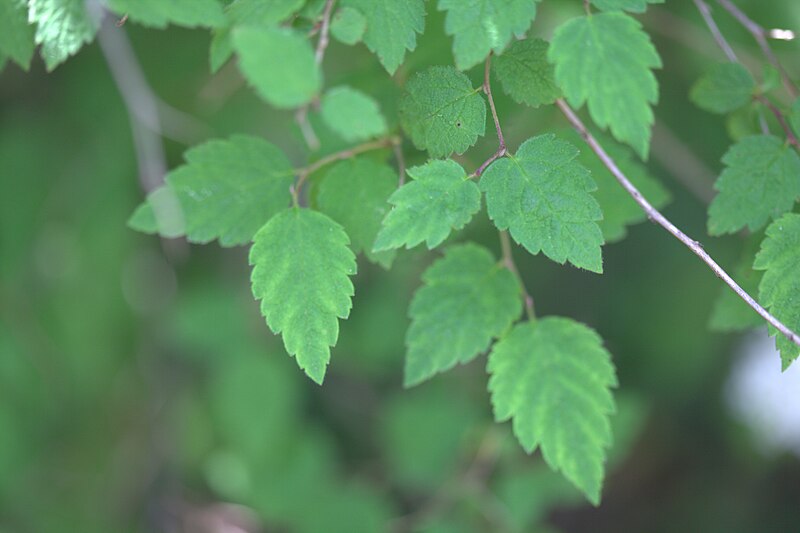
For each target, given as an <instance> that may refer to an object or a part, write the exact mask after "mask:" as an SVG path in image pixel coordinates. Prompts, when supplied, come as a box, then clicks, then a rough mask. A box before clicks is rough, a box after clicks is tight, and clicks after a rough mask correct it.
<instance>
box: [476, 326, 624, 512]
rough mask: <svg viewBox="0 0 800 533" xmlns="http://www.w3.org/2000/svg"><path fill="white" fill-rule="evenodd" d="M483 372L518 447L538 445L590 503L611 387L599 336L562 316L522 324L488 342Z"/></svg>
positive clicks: (595, 494)
mask: <svg viewBox="0 0 800 533" xmlns="http://www.w3.org/2000/svg"><path fill="white" fill-rule="evenodd" d="M487 370H488V372H489V373H490V374H491V378H490V379H489V392H490V393H491V397H492V406H493V408H494V416H495V419H496V420H497V421H498V422H503V421H505V420H508V419H512V426H513V429H514V435H515V436H516V437H517V439H518V440H519V442H520V444H522V447H523V448H524V449H525V451H526V452H528V453H533V452H534V451H535V450H536V448H537V447H540V448H541V450H542V456H543V457H544V460H545V461H546V462H547V464H548V465H550V467H551V468H552V469H553V470H556V471H560V472H561V473H562V474H563V475H564V476H565V477H566V478H567V479H568V480H570V481H571V482H572V483H573V484H574V485H575V486H576V487H578V488H579V489H580V490H581V491H583V493H584V494H585V495H586V497H587V498H588V499H589V501H590V502H592V504H594V505H598V504H599V502H600V489H601V487H602V484H603V475H604V463H605V460H606V448H608V447H609V446H610V445H611V441H612V436H611V426H610V424H609V415H611V414H612V413H614V411H615V405H614V397H613V396H612V394H611V388H612V387H616V385H617V378H616V373H615V370H614V365H613V363H612V362H611V354H609V353H608V351H606V350H605V348H603V342H602V339H601V338H600V336H599V335H597V333H595V332H594V331H593V330H592V329H590V328H588V327H586V326H584V325H583V324H580V323H578V322H575V321H573V320H570V319H567V318H560V317H548V318H544V319H541V320H538V321H536V322H524V323H521V324H518V325H517V326H515V327H514V329H513V330H512V331H511V333H509V334H508V335H507V336H506V337H504V338H502V339H500V341H498V342H497V343H496V344H495V345H494V348H493V349H492V352H491V353H490V354H489V363H488V366H487Z"/></svg>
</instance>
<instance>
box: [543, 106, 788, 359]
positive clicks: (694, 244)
mask: <svg viewBox="0 0 800 533" xmlns="http://www.w3.org/2000/svg"><path fill="white" fill-rule="evenodd" d="M556 105H557V106H558V108H559V109H561V112H562V113H564V116H565V117H566V118H567V120H568V121H569V123H570V124H571V125H572V127H573V128H575V130H576V131H577V132H578V133H579V134H580V135H581V137H583V139H584V140H585V141H586V143H587V144H588V145H589V147H590V148H591V149H592V151H593V152H594V153H595V154H597V157H599V158H600V161H601V162H602V163H603V165H605V167H606V168H607V169H608V170H609V171H610V172H611V174H613V175H614V177H615V178H616V179H617V181H618V182H619V184H620V185H622V187H623V188H624V189H625V190H626V191H627V192H628V194H630V195H631V197H633V199H634V201H635V202H636V203H637V204H639V206H640V207H641V208H642V210H644V212H645V213H646V214H647V217H648V218H649V219H650V220H652V221H653V222H655V223H656V224H658V225H659V226H661V227H662V228H664V229H665V230H667V231H668V232H669V233H670V234H672V236H673V237H675V238H676V239H678V240H679V241H681V242H682V243H683V244H684V245H685V246H686V247H687V248H689V249H690V250H691V251H692V252H693V253H694V254H695V255H696V256H697V257H699V258H700V259H701V260H702V261H703V262H704V263H705V264H706V265H708V267H709V268H710V269H711V270H712V271H713V272H714V274H716V275H717V277H718V278H720V279H721V280H722V281H724V282H725V283H726V284H727V285H728V286H729V287H730V288H731V289H733V291H734V292H735V293H736V294H737V295H739V297H740V298H741V299H742V300H744V302H745V303H746V304H747V305H749V306H750V307H752V308H753V310H755V312H756V313H758V314H759V315H761V317H762V318H763V319H764V320H766V321H767V322H769V323H770V324H771V325H772V326H774V327H775V329H777V330H778V331H780V332H781V334H783V335H784V336H785V337H786V338H787V339H789V340H790V341H792V342H793V343H795V344H797V345H798V346H800V336H798V335H797V333H795V332H794V331H792V330H791V329H789V328H788V327H786V325H784V324H783V323H782V322H781V321H780V320H778V319H777V318H775V317H774V316H772V315H771V314H770V313H769V312H768V311H767V310H766V309H764V308H763V307H762V306H761V305H760V304H759V303H758V302H756V301H755V299H753V297H752V296H750V295H749V294H747V292H746V291H745V290H744V289H742V288H741V287H740V286H739V284H738V283H736V282H735V281H734V280H733V278H731V276H730V275H729V274H728V273H727V272H725V270H724V269H723V268H722V267H721V266H719V264H717V262H716V261H714V259H713V258H712V257H711V256H710V255H708V253H707V252H706V251H705V249H704V248H703V245H702V244H700V243H699V242H698V241H695V240H694V239H692V238H690V237H689V236H687V235H686V234H685V233H684V232H682V231H681V230H680V229H678V228H677V227H676V226H675V224H673V223H672V222H670V221H669V220H668V219H667V218H666V217H665V216H664V215H662V214H661V213H660V212H659V211H658V210H657V209H656V208H655V207H653V206H652V205H651V204H650V202H648V201H647V199H645V197H644V196H642V193H641V192H639V190H638V189H637V188H636V187H635V186H634V185H633V184H632V183H631V182H630V180H629V179H628V178H627V177H626V176H625V174H623V172H622V171H621V170H620V169H619V167H618V166H617V165H616V163H615V162H614V160H613V159H611V157H610V156H609V155H608V154H607V153H606V151H605V150H604V149H603V147H602V146H600V143H598V142H597V139H595V138H594V136H593V135H592V134H591V133H589V130H588V129H586V126H585V125H584V123H583V121H581V119H580V118H579V117H578V115H576V114H575V112H574V111H573V110H572V108H570V107H569V104H567V103H566V102H565V101H564V100H561V99H559V100H557V101H556Z"/></svg>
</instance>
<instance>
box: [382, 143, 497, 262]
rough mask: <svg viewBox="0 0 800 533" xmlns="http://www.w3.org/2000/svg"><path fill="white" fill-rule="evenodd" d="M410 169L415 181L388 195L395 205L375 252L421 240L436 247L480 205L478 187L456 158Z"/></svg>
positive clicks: (466, 220)
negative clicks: (468, 177)
mask: <svg viewBox="0 0 800 533" xmlns="http://www.w3.org/2000/svg"><path fill="white" fill-rule="evenodd" d="M407 172H408V175H409V176H411V178H413V181H410V182H408V183H406V184H405V185H403V186H402V187H400V189H398V190H397V191H396V192H395V193H394V194H392V196H391V197H390V198H389V203H391V204H392V205H393V206H394V207H393V208H392V210H391V211H390V212H389V214H388V215H387V216H386V219H385V220H384V221H383V227H382V228H381V230H380V232H379V233H378V237H377V239H376V240H375V246H374V248H373V249H374V250H375V251H381V250H390V249H392V248H400V247H401V246H405V247H406V248H413V247H414V246H416V245H418V244H419V243H421V242H422V241H425V243H426V245H427V246H428V248H429V249H431V248H434V247H436V246H438V245H439V244H441V243H442V241H444V240H445V239H446V238H447V236H448V235H450V231H451V230H453V229H461V228H463V227H464V226H465V225H466V224H467V223H468V222H469V221H470V219H472V215H474V214H475V213H477V212H478V211H479V210H480V208H481V193H480V190H478V186H477V185H476V184H475V183H474V182H472V181H470V180H469V179H467V173H466V172H464V169H463V168H462V167H461V165H459V164H458V163H456V162H455V161H452V160H450V159H447V160H444V161H429V162H428V163H426V164H425V165H422V166H419V167H413V168H410V169H408V171H407Z"/></svg>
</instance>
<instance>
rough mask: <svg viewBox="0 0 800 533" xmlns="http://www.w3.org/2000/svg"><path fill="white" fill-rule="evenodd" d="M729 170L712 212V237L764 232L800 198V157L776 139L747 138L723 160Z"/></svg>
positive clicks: (722, 177) (721, 179) (719, 181)
mask: <svg viewBox="0 0 800 533" xmlns="http://www.w3.org/2000/svg"><path fill="white" fill-rule="evenodd" d="M722 162H723V163H724V164H725V170H723V171H722V174H721V175H720V177H719V179H717V181H716V183H715V184H714V188H715V189H716V190H718V191H719V194H718V195H717V196H716V197H715V198H714V200H713V201H712V202H711V205H710V206H709V208H708V231H709V233H711V234H712V235H722V234H724V233H734V232H736V231H739V230H740V229H742V228H744V227H747V228H749V229H750V231H756V230H758V229H760V228H762V227H763V226H764V225H765V224H766V223H767V222H768V221H769V219H770V218H773V219H775V218H777V217H779V216H781V215H782V214H783V213H785V212H786V211H789V210H791V209H792V206H793V205H794V202H795V200H797V198H800V156H798V155H797V152H795V150H794V149H793V148H792V147H791V146H788V145H787V144H786V143H784V142H783V141H782V140H780V139H779V138H777V137H775V136H773V135H753V136H750V137H745V138H744V139H742V140H741V141H739V142H737V143H736V144H734V145H733V146H731V147H730V148H729V149H728V151H727V152H726V153H725V155H724V156H722Z"/></svg>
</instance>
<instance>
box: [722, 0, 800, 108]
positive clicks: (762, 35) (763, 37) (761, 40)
mask: <svg viewBox="0 0 800 533" xmlns="http://www.w3.org/2000/svg"><path fill="white" fill-rule="evenodd" d="M717 3H718V4H719V5H721V6H722V8H723V9H725V10H726V11H727V12H728V13H730V14H731V15H732V16H733V18H735V19H736V20H737V21H739V24H741V25H742V26H744V27H745V29H746V30H747V31H749V32H750V34H751V35H752V36H753V38H754V39H755V40H756V42H757V43H758V46H759V47H760V48H761V51H762V52H763V53H764V56H765V57H766V58H767V61H769V62H770V64H772V66H773V67H775V68H776V69H778V72H780V74H781V80H782V81H783V86H784V87H785V88H786V91H787V92H788V93H789V94H790V95H791V97H792V98H797V96H798V90H797V85H795V83H794V81H793V80H792V79H791V78H790V77H789V74H788V73H787V72H786V69H784V68H783V65H782V64H781V62H780V61H779V60H778V57H777V56H776V55H775V53H774V52H773V51H772V47H770V45H769V41H767V32H766V31H765V30H764V28H762V27H761V26H760V25H759V24H757V23H756V22H755V21H753V20H752V19H750V18H749V17H748V16H747V15H746V14H745V13H744V12H743V11H742V10H741V9H739V8H738V7H736V5H735V4H733V2H731V1H730V0H717Z"/></svg>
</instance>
